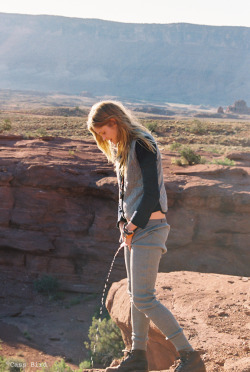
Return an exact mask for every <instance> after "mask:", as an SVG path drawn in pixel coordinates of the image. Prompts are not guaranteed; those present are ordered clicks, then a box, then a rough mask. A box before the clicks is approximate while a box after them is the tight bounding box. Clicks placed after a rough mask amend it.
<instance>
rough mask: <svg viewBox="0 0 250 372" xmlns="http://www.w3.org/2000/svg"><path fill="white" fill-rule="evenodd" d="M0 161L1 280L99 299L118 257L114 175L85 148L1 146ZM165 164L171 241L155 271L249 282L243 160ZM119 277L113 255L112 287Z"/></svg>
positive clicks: (12, 141)
mask: <svg viewBox="0 0 250 372" xmlns="http://www.w3.org/2000/svg"><path fill="white" fill-rule="evenodd" d="M0 151H1V152H0V153H1V158H0V251H1V254H0V265H1V270H2V271H4V270H7V271H9V272H10V271H12V272H14V273H16V272H17V271H19V272H20V273H23V274H24V273H25V274H32V275H34V276H35V277H37V276H41V275H42V274H43V273H46V274H51V275H56V276H57V277H58V278H59V279H60V282H61V285H62V288H64V289H69V290H71V291H76V292H96V291H97V292H100V291H101V290H102V287H103V284H104V279H105V277H106V275H107V272H108V269H109V266H110V263H111V261H112V257H113V255H114V253H115V251H116V249H117V248H118V238H119V234H118V229H116V227H115V225H116V211H117V194H118V190H117V181H116V177H115V173H114V171H113V166H112V165H110V164H107V161H106V159H105V157H104V155H102V154H101V153H100V151H99V150H98V149H97V147H96V145H95V143H94V141H93V140H92V139H91V140H82V141H76V140H74V141H72V140H67V139H62V138H57V139H51V138H49V137H48V138H47V139H30V140H24V139H22V137H15V136H10V137H3V136H2V137H0ZM171 156H172V154H168V153H166V152H163V166H164V173H165V185H166V188H167V193H168V198H169V213H168V216H167V218H168V221H169V223H170V225H171V233H170V236H169V240H168V254H167V255H165V257H164V258H163V260H162V263H161V270H162V271H173V270H191V271H201V272H217V273H223V274H233V275H248V274H249V270H250V269H249V265H248V259H247V254H248V251H247V249H248V242H249V229H248V223H247V221H248V213H249V209H250V206H249V173H248V170H249V168H248V167H247V166H248V165H249V164H248V163H249V160H246V161H245V162H244V161H243V160H241V162H240V163H239V164H240V166H238V167H232V168H230V167H225V166H217V165H197V166H193V167H187V168H179V167H175V166H172V165H170V157H171ZM180 169H181V170H180ZM123 277H125V269H124V263H123V257H122V254H119V256H118V258H117V262H116V264H115V265H114V269H113V272H112V276H111V281H112V280H114V279H115V280H119V279H121V278H123Z"/></svg>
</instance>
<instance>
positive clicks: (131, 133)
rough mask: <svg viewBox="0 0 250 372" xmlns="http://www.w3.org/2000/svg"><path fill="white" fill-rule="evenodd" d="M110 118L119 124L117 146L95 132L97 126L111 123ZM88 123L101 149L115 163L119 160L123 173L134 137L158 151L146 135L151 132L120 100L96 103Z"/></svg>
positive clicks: (147, 146)
mask: <svg viewBox="0 0 250 372" xmlns="http://www.w3.org/2000/svg"><path fill="white" fill-rule="evenodd" d="M110 119H115V122H116V124H117V128H118V144H117V147H115V146H114V145H112V143H111V142H110V141H106V140H103V139H102V136H100V135H99V134H98V133H96V132H95V128H101V127H102V126H104V125H109V123H110ZM87 125H88V129H89V131H90V132H91V133H92V134H93V136H94V139H95V141H96V143H97V146H98V147H99V149H100V150H101V151H102V152H103V153H104V154H105V155H106V157H107V158H108V160H109V161H111V162H112V163H114V164H116V163H117V162H118V164H119V169H120V171H121V172H122V173H124V170H125V168H126V163H127V159H128V154H129V150H130V145H131V142H132V141H133V140H134V139H135V140H136V139H139V140H140V141H141V143H142V144H143V145H144V146H145V147H146V148H148V149H149V150H150V151H152V152H155V151H156V150H155V147H154V145H153V144H154V142H153V140H152V139H151V138H148V137H146V135H147V134H148V133H150V132H149V131H148V130H147V129H146V128H145V127H144V126H143V125H142V124H140V123H139V122H138V121H137V120H136V119H135V118H134V117H133V116H132V115H131V114H130V112H129V111H128V110H127V109H125V107H124V106H123V105H122V103H120V102H117V101H101V102H98V103H96V104H95V105H94V106H93V107H92V108H91V110H90V113H89V116H88V122H87Z"/></svg>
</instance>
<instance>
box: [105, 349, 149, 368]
mask: <svg viewBox="0 0 250 372" xmlns="http://www.w3.org/2000/svg"><path fill="white" fill-rule="evenodd" d="M125 351H126V354H125V355H126V356H125V358H124V359H123V361H122V362H121V363H120V364H119V365H118V366H115V367H108V368H106V369H105V372H115V371H117V372H148V361H147V356H146V351H145V350H131V351H127V350H125Z"/></svg>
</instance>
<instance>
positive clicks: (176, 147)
mask: <svg viewBox="0 0 250 372" xmlns="http://www.w3.org/2000/svg"><path fill="white" fill-rule="evenodd" d="M180 147H181V143H179V142H175V141H174V142H173V143H171V145H170V150H172V151H176V150H179V149H180Z"/></svg>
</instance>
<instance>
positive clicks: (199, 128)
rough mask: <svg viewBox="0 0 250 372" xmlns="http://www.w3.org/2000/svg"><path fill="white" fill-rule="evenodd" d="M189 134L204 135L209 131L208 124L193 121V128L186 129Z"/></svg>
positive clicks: (196, 120)
mask: <svg viewBox="0 0 250 372" xmlns="http://www.w3.org/2000/svg"><path fill="white" fill-rule="evenodd" d="M186 130H187V131H188V132H191V133H194V134H204V133H206V131H207V126H206V124H204V123H202V122H201V121H200V120H198V119H195V120H193V121H192V123H191V126H190V127H189V128H187V129H186Z"/></svg>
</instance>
